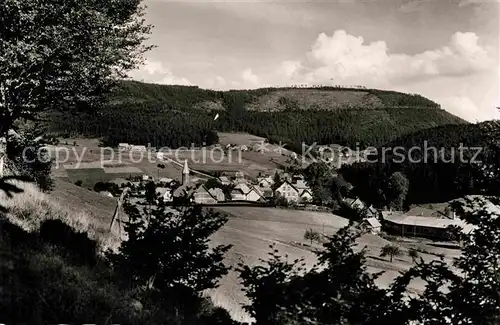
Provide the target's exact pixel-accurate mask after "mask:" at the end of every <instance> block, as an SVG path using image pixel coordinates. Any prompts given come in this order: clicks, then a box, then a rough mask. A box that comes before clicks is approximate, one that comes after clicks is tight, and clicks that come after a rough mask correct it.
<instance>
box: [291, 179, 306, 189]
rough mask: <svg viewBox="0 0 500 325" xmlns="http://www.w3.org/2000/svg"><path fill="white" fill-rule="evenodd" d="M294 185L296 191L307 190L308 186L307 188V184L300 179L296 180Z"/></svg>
mask: <svg viewBox="0 0 500 325" xmlns="http://www.w3.org/2000/svg"><path fill="white" fill-rule="evenodd" d="M294 185H295V187H296V188H298V189H308V188H309V186H307V183H306V182H305V181H304V180H302V179H298V180H297V183H295V184H294Z"/></svg>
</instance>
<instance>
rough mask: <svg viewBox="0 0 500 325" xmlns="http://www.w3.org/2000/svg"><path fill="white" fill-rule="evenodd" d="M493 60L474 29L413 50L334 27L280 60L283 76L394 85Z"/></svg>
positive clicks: (466, 70)
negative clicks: (300, 53) (395, 49)
mask: <svg viewBox="0 0 500 325" xmlns="http://www.w3.org/2000/svg"><path fill="white" fill-rule="evenodd" d="M493 62H494V60H493V59H492V55H491V54H490V53H489V52H488V50H487V49H485V48H484V47H482V46H481V45H480V44H479V38H478V36H477V35H476V34H474V33H470V32H467V33H462V32H456V33H455V34H453V35H452V37H451V38H450V41H449V44H448V45H446V46H443V47H441V48H437V49H433V50H428V51H425V52H422V53H417V54H414V55H408V54H404V53H391V52H390V51H389V49H388V46H387V44H386V42H384V41H376V42H371V43H365V42H364V39H363V37H361V36H354V35H350V34H348V33H346V32H345V31H344V30H337V31H335V32H334V33H333V34H332V35H331V36H329V35H327V34H325V33H321V34H319V36H318V37H317V39H316V40H315V42H314V43H313V45H312V46H311V49H310V51H309V52H307V53H306V55H305V58H304V59H303V60H300V61H284V62H283V63H282V64H281V66H280V68H279V69H278V70H279V72H278V73H281V75H282V78H291V77H293V79H295V80H297V81H299V82H305V83H311V82H313V83H322V82H323V83H324V82H328V83H330V80H331V79H332V78H333V79H334V80H337V81H339V83H343V82H356V81H357V82H361V83H362V84H365V85H366V84H368V85H370V84H372V85H380V84H394V83H408V82H414V81H420V80H425V79H426V78H433V77H436V76H441V77H443V76H448V77H449V76H465V75H469V74H474V73H476V72H480V71H483V70H485V69H489V68H491V66H492V63H493Z"/></svg>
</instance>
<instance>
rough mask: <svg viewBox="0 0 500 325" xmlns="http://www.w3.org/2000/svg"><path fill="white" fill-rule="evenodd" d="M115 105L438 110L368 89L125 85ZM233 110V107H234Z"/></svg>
mask: <svg viewBox="0 0 500 325" xmlns="http://www.w3.org/2000/svg"><path fill="white" fill-rule="evenodd" d="M111 99H112V102H113V103H115V104H117V103H141V102H160V103H162V104H163V105H166V106H168V107H170V108H173V109H177V110H181V111H186V110H190V109H192V108H202V109H209V110H227V109H228V108H230V107H231V106H238V105H241V106H244V107H245V109H246V110H248V111H264V112H269V111H283V110H295V109H302V110H303V109H305V110H336V109H340V108H353V109H356V108H358V109H359V108H366V109H379V108H387V107H407V108H408V107H418V108H429V109H430V108H436V109H439V108H440V106H439V104H437V103H436V102H433V101H432V100H430V99H427V98H425V97H422V96H420V95H416V94H404V93H400V92H396V91H386V90H377V89H365V88H339V87H326V86H325V87H315V88H291V87H287V88H259V89H249V90H231V91H214V90H207V89H201V88H199V87H197V86H171V85H158V84H149V83H142V82H137V81H126V82H123V83H122V84H121V86H120V87H118V88H116V90H115V91H114V92H113V93H112V94H111ZM233 108H234V107H233Z"/></svg>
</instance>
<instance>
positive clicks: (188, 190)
mask: <svg viewBox="0 0 500 325" xmlns="http://www.w3.org/2000/svg"><path fill="white" fill-rule="evenodd" d="M195 190H196V188H195V186H193V185H192V184H185V185H181V186H179V187H178V188H176V189H175V190H174V193H173V196H174V197H182V196H184V195H186V194H187V195H188V196H191V195H192V194H193V192H194V191H195Z"/></svg>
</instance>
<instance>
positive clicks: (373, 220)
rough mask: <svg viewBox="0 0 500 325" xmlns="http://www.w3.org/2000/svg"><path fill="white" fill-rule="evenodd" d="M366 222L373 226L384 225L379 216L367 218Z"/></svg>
mask: <svg viewBox="0 0 500 325" xmlns="http://www.w3.org/2000/svg"><path fill="white" fill-rule="evenodd" d="M365 222H366V223H368V224H369V225H370V226H372V227H373V228H378V227H381V226H382V225H381V224H380V222H379V221H378V219H377V218H367V219H365Z"/></svg>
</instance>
